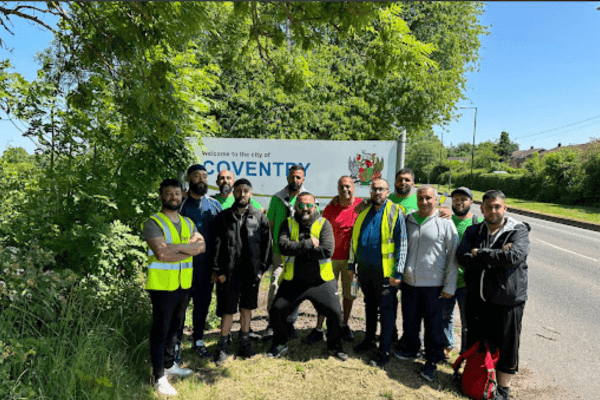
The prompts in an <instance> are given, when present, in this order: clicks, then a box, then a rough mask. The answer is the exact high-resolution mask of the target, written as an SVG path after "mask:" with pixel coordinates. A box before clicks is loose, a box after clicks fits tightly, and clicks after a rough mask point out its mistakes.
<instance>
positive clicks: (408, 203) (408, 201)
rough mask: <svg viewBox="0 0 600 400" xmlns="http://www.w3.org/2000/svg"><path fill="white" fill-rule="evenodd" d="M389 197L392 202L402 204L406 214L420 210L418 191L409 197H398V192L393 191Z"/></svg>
mask: <svg viewBox="0 0 600 400" xmlns="http://www.w3.org/2000/svg"><path fill="white" fill-rule="evenodd" d="M388 199H390V200H391V201H392V203H396V204H400V205H401V206H402V207H404V208H405V209H406V214H410V213H411V212H413V211H417V210H418V207H417V194H416V193H413V194H411V195H410V196H408V197H398V195H397V194H396V193H392V194H390V195H389V196H388Z"/></svg>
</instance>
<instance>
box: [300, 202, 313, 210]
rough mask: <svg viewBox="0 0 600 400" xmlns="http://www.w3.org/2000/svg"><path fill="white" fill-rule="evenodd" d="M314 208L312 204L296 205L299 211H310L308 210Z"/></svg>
mask: <svg viewBox="0 0 600 400" xmlns="http://www.w3.org/2000/svg"><path fill="white" fill-rule="evenodd" d="M314 206H315V205H314V204H312V203H307V204H304V203H299V204H298V208H299V209H301V210H304V209H305V208H307V209H309V210H310V209H311V208H313V207H314Z"/></svg>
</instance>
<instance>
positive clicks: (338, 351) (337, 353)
mask: <svg viewBox="0 0 600 400" xmlns="http://www.w3.org/2000/svg"><path fill="white" fill-rule="evenodd" d="M329 354H330V355H332V356H333V357H335V358H337V359H338V360H340V361H346V360H347V359H348V354H346V353H345V352H344V349H343V348H342V345H341V344H340V345H339V346H337V347H335V348H332V349H329Z"/></svg>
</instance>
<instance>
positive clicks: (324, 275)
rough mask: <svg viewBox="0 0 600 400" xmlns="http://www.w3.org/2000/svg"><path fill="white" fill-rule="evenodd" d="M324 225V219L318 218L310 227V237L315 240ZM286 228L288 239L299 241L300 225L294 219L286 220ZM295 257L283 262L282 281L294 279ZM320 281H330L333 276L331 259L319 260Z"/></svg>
mask: <svg viewBox="0 0 600 400" xmlns="http://www.w3.org/2000/svg"><path fill="white" fill-rule="evenodd" d="M324 223H325V218H323V217H319V219H317V220H316V221H315V222H314V223H313V224H312V226H311V227H310V235H311V236H314V237H316V238H317V239H318V238H319V237H320V235H321V228H323V224H324ZM288 228H289V230H290V239H292V240H296V241H298V240H299V239H300V224H299V223H298V221H296V220H295V219H294V218H291V217H290V218H288ZM295 260H296V257H293V256H290V257H288V258H287V260H286V261H285V270H284V271H283V274H282V275H283V279H285V280H287V281H291V280H292V279H293V278H294V261H295ZM319 266H320V272H321V279H323V280H324V281H325V282H327V281H330V280H332V279H333V278H334V277H335V276H334V275H333V264H332V263H331V258H323V259H320V260H319Z"/></svg>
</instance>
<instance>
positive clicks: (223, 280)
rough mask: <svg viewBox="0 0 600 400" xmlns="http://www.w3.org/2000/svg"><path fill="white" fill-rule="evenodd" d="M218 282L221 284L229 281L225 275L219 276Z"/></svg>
mask: <svg viewBox="0 0 600 400" xmlns="http://www.w3.org/2000/svg"><path fill="white" fill-rule="evenodd" d="M217 280H218V281H219V283H223V282H225V281H226V280H227V277H226V276H225V275H219V276H218V277H217Z"/></svg>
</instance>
